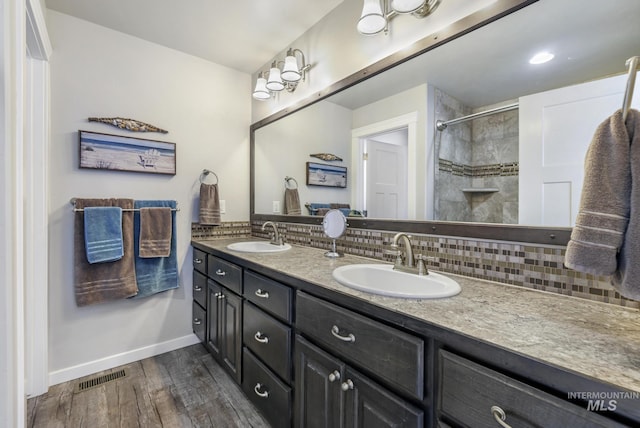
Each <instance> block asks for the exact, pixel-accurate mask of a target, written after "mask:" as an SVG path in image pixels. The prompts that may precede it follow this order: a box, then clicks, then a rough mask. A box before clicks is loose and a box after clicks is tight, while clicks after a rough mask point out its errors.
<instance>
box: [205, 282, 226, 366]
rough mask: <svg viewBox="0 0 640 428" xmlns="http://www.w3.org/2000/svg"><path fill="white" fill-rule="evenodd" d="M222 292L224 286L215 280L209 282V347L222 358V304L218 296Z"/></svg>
mask: <svg viewBox="0 0 640 428" xmlns="http://www.w3.org/2000/svg"><path fill="white" fill-rule="evenodd" d="M221 294H222V287H221V286H220V285H219V284H217V283H216V282H215V281H211V280H209V281H208V282H207V342H206V343H207V348H209V352H210V353H211V354H212V355H213V356H214V357H216V359H217V360H220V352H221V344H220V341H221V333H220V304H219V302H218V300H219V299H218V298H219V297H220V295H221Z"/></svg>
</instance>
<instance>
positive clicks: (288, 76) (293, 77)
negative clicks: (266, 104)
mask: <svg viewBox="0 0 640 428" xmlns="http://www.w3.org/2000/svg"><path fill="white" fill-rule="evenodd" d="M281 64H282V70H281V69H280V68H279V66H280V65H281ZM310 68H311V64H307V62H306V60H305V57H304V53H303V52H302V51H301V50H300V49H293V48H290V49H289V50H288V51H287V56H286V57H285V59H284V61H278V60H274V61H273V62H272V63H271V68H270V69H269V74H268V77H267V78H265V72H260V73H259V74H258V79H257V80H256V86H255V89H254V91H253V98H254V99H256V100H260V101H264V100H267V99H269V98H271V95H272V94H274V93H276V92H280V91H282V90H283V89H286V90H287V92H293V91H295V90H296V88H297V87H298V83H299V82H300V80H302V81H304V80H305V77H306V73H307V71H308V70H309V69H310Z"/></svg>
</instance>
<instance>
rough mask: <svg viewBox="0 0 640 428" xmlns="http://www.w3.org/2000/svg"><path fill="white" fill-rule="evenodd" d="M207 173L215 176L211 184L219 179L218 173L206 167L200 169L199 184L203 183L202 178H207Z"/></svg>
mask: <svg viewBox="0 0 640 428" xmlns="http://www.w3.org/2000/svg"><path fill="white" fill-rule="evenodd" d="M209 174H213V176H214V177H215V178H216V182H215V183H211V184H218V181H220V180H219V179H218V175H217V174H216V173H215V172H213V171H209V170H208V169H203V170H202V174H200V184H205V182H204V180H205V179H206V178H207V175H209Z"/></svg>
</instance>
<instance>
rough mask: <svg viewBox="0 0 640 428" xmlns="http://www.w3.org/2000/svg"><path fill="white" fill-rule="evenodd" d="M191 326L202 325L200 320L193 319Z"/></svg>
mask: <svg viewBox="0 0 640 428" xmlns="http://www.w3.org/2000/svg"><path fill="white" fill-rule="evenodd" d="M193 324H194V325H200V324H202V321H201V320H200V318H194V319H193Z"/></svg>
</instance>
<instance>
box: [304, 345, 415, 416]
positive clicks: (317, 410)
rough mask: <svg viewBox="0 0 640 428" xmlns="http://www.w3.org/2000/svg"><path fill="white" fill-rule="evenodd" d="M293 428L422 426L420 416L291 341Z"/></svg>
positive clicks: (320, 353)
mask: <svg viewBox="0 0 640 428" xmlns="http://www.w3.org/2000/svg"><path fill="white" fill-rule="evenodd" d="M295 360H296V387H295V394H296V395H295V426H296V427H298V428H303V427H318V428H333V427H357V428H370V427H380V428H383V427H398V428H400V427H407V428H408V427H414V428H422V427H423V426H424V412H423V411H422V410H421V409H419V408H418V407H416V406H414V405H412V404H410V403H408V402H407V401H405V400H403V399H401V398H399V397H398V396H396V395H395V394H393V393H391V392H390V391H389V390H387V389H386V388H384V387H382V386H380V385H378V384H377V383H375V382H373V381H372V380H371V379H369V378H368V377H366V376H364V375H362V374H361V373H359V372H357V371H356V370H354V369H353V368H351V367H350V366H348V365H347V364H345V363H344V362H342V361H341V360H340V359H338V358H336V357H334V356H332V355H331V354H329V353H328V352H325V351H323V350H322V349H320V348H319V347H317V346H315V345H313V344H311V343H310V342H308V341H307V340H305V339H304V338H303V337H302V336H296V357H295Z"/></svg>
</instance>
